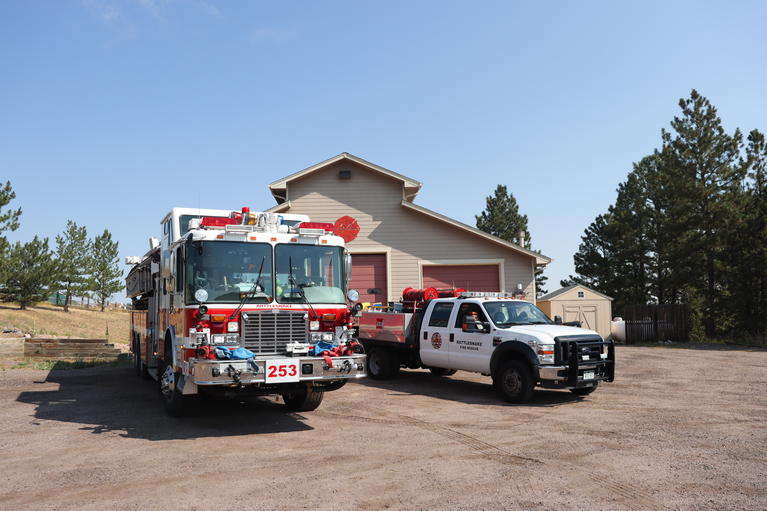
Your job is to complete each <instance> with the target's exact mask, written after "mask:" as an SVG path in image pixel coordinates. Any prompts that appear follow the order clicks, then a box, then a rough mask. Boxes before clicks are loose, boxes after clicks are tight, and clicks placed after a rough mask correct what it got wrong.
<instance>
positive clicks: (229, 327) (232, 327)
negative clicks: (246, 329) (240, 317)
mask: <svg viewBox="0 0 767 511" xmlns="http://www.w3.org/2000/svg"><path fill="white" fill-rule="evenodd" d="M226 331H227V332H239V331H240V325H239V323H237V322H236V321H230V322H229V323H227V324H226Z"/></svg>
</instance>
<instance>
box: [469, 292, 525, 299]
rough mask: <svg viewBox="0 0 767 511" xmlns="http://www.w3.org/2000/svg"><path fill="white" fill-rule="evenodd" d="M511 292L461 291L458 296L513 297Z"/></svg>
mask: <svg viewBox="0 0 767 511" xmlns="http://www.w3.org/2000/svg"><path fill="white" fill-rule="evenodd" d="M513 297H514V295H513V294H512V293H497V292H492V291H463V292H462V293H461V294H460V295H459V298H513Z"/></svg>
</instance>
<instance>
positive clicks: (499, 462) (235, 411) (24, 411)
mask: <svg viewBox="0 0 767 511" xmlns="http://www.w3.org/2000/svg"><path fill="white" fill-rule="evenodd" d="M617 357H618V360H619V365H618V380H617V381H616V382H615V383H613V384H612V385H603V386H602V387H600V388H599V389H598V390H597V391H596V392H595V393H594V394H592V395H591V396H589V397H586V398H576V397H575V396H573V395H571V394H570V393H569V392H567V391H540V390H539V391H536V393H535V397H534V398H533V401H532V403H530V404H528V405H524V406H513V405H507V404H504V403H502V402H501V401H500V400H499V399H498V397H497V396H496V394H495V393H494V392H493V390H492V388H491V386H490V385H489V378H485V377H482V376H479V375H477V376H475V375H473V374H470V373H462V372H459V373H458V374H456V375H455V376H452V377H450V378H448V379H444V380H437V379H436V378H434V377H432V376H431V375H430V374H429V373H428V372H426V371H403V373H402V375H401V376H400V378H399V379H397V380H393V381H390V382H385V383H380V382H375V381H372V380H363V381H361V382H359V383H351V384H349V385H347V386H346V387H344V388H343V389H341V390H339V391H337V392H333V393H330V394H328V395H327V396H326V398H325V401H324V402H323V403H322V405H321V407H320V409H319V410H317V411H315V412H308V413H301V414H296V413H288V412H286V411H285V410H284V408H283V407H282V405H281V404H279V401H277V400H276V399H260V400H257V401H256V402H255V403H248V404H242V403H235V402H231V401H217V402H214V403H212V404H210V405H209V409H208V410H207V412H206V413H204V414H201V415H198V416H195V417H190V418H185V419H173V418H170V417H167V416H166V415H165V414H164V412H163V409H162V406H161V404H160V402H159V397H158V395H157V391H156V388H155V386H154V384H152V383H150V382H148V381H145V380H140V379H138V378H137V377H136V376H134V375H133V373H132V371H131V369H129V368H92V369H82V370H70V371H52V372H50V373H48V372H45V371H31V370H8V371H3V372H0V431H2V435H0V452H1V453H2V471H1V472H0V509H5V510H8V509H98V510H102V509H171V508H175V509H217V510H227V509H255V508H260V509H333V510H336V509H373V510H375V509H472V510H477V509H557V510H561V509H587V510H595V509H606V510H607V509H609V510H613V509H717V510H719V509H766V508H767V489H766V488H767V479H766V477H767V420H766V419H767V352H765V351H752V350H728V349H725V350H721V349H717V350H700V349H698V350H695V349H666V348H638V347H619V348H618V353H617Z"/></svg>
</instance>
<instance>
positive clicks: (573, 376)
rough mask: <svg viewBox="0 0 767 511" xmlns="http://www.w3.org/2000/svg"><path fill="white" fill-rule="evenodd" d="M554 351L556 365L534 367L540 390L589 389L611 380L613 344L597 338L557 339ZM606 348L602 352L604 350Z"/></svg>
mask: <svg viewBox="0 0 767 511" xmlns="http://www.w3.org/2000/svg"><path fill="white" fill-rule="evenodd" d="M555 340H556V341H557V344H556V347H555V352H556V359H557V362H559V363H558V364H555V365H541V366H539V367H538V379H539V380H540V385H541V386H542V387H550V388H563V387H565V388H580V387H591V386H593V385H594V384H595V383H596V382H600V381H607V382H611V381H613V380H614V379H615V343H614V342H613V341H603V340H602V339H601V338H599V337H595V338H593V339H591V338H589V337H588V336H572V337H558V338H556V339H555ZM605 348H606V349H605Z"/></svg>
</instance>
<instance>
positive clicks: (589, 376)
mask: <svg viewBox="0 0 767 511" xmlns="http://www.w3.org/2000/svg"><path fill="white" fill-rule="evenodd" d="M583 379H584V380H593V379H594V371H584V372H583Z"/></svg>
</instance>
